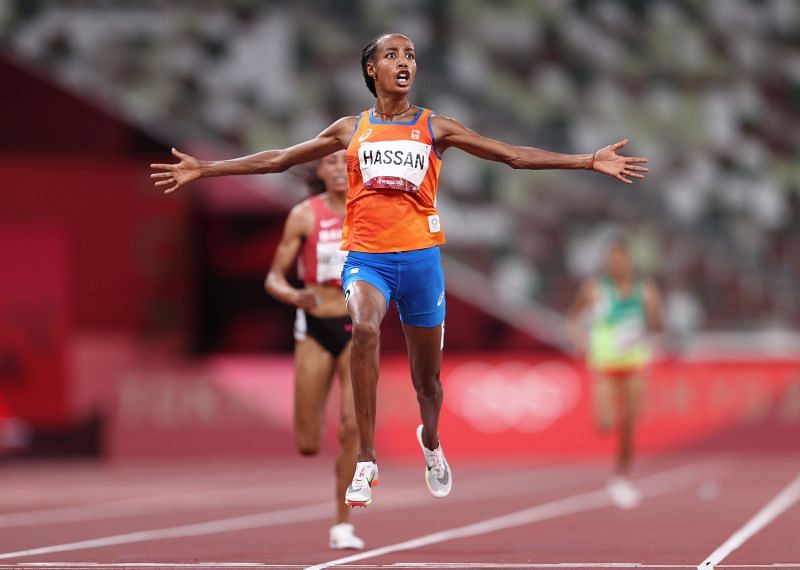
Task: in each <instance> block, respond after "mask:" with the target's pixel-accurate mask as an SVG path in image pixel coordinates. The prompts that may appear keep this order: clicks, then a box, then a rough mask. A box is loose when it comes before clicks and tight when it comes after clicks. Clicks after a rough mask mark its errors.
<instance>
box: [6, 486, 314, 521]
mask: <svg viewBox="0 0 800 570" xmlns="http://www.w3.org/2000/svg"><path fill="white" fill-rule="evenodd" d="M307 492H308V486H306V485H303V486H296V487H294V488H286V487H282V488H281V489H280V493H274V492H269V491H268V489H267V486H266V485H263V484H262V485H258V486H257V487H249V488H248V487H245V488H236V489H230V488H228V489H208V490H198V491H189V492H185V493H177V494H176V493H167V494H162V495H150V496H148V497H135V498H128V499H120V500H117V501H104V502H99V503H87V504H81V505H68V506H65V507H53V508H49V509H38V510H34V511H22V512H17V513H4V514H0V528H8V527H14V528H17V527H21V526H34V525H51V524H58V523H66V522H78V521H93V520H102V519H109V518H118V517H125V516H136V515H146V514H152V513H160V512H170V513H174V512H186V511H194V510H202V509H211V508H219V507H240V506H256V505H262V506H263V505H269V504H275V503H286V497H287V496H292V494H297V493H307Z"/></svg>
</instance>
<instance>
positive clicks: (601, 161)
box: [592, 139, 648, 184]
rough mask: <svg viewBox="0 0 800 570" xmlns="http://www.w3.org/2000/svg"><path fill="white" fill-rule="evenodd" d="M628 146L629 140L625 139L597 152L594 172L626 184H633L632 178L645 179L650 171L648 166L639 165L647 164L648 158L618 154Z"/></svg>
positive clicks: (593, 164)
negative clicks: (618, 151)
mask: <svg viewBox="0 0 800 570" xmlns="http://www.w3.org/2000/svg"><path fill="white" fill-rule="evenodd" d="M626 144H628V139H623V140H621V141H619V142H617V143H614V144H610V145H608V146H606V147H603V148H601V149H600V150H598V151H597V152H595V153H594V160H593V163H592V170H594V171H596V172H602V173H603V174H608V175H609V176H613V177H614V178H616V179H617V180H621V181H622V182H624V183H626V184H633V180H631V178H644V177H645V176H646V175H647V172H648V169H647V167H646V166H639V165H640V164H644V163H646V162H647V159H646V158H642V157H638V156H622V155H620V154H617V150H619V149H621V148H622V147H624V146H625V145H626Z"/></svg>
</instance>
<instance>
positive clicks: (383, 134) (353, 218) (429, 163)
mask: <svg viewBox="0 0 800 570" xmlns="http://www.w3.org/2000/svg"><path fill="white" fill-rule="evenodd" d="M432 115H433V112H432V111H430V110H429V109H423V108H420V109H419V111H418V112H417V115H416V116H415V117H414V118H413V119H411V120H409V121H380V120H378V119H376V118H375V116H374V114H373V110H372V109H371V110H369V111H364V112H362V113H361V114H360V115H359V116H358V118H357V119H356V128H355V130H354V131H353V136H352V138H351V139H350V143H349V144H348V146H347V178H348V185H349V187H350V190H349V192H348V194H347V215H346V217H345V221H344V228H343V231H342V249H343V250H346V251H363V252H367V253H387V252H397V251H410V250H415V249H423V248H428V247H432V246H436V245H441V244H443V243H445V238H444V232H443V231H442V227H441V223H440V222H439V212H437V211H436V190H437V188H438V186H439V170H440V169H441V166H442V159H441V157H440V156H439V155H438V154H437V152H436V149H435V148H434V139H433V131H432V130H431V116H432Z"/></svg>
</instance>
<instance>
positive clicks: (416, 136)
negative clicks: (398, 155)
mask: <svg viewBox="0 0 800 570" xmlns="http://www.w3.org/2000/svg"><path fill="white" fill-rule="evenodd" d="M411 138H412V139H414V140H415V141H418V140H419V130H418V129H414V130H412V131H411Z"/></svg>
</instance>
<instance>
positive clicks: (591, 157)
mask: <svg viewBox="0 0 800 570" xmlns="http://www.w3.org/2000/svg"><path fill="white" fill-rule="evenodd" d="M596 159H597V151H595V152H593V153H592V155H591V156H590V157H589V165H588V166H587V167H586V170H592V171H593V170H594V161H595V160H596Z"/></svg>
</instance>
